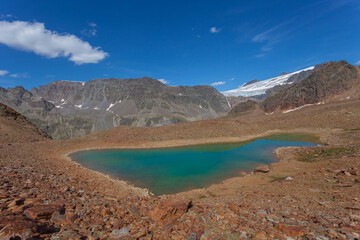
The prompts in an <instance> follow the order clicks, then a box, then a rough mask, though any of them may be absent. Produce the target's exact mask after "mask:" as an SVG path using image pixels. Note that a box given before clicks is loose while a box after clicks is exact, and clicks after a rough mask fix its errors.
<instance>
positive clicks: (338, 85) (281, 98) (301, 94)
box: [260, 61, 357, 112]
mask: <svg viewBox="0 0 360 240" xmlns="http://www.w3.org/2000/svg"><path fill="white" fill-rule="evenodd" d="M356 79H357V70H356V67H354V66H352V65H350V64H349V63H347V62H345V61H340V62H328V63H324V64H323V65H321V66H320V67H319V68H318V69H317V70H316V71H314V72H313V73H312V74H311V75H310V76H308V77H307V78H305V79H304V80H302V81H301V82H299V83H297V84H295V85H293V86H291V87H290V88H287V89H283V90H281V91H279V92H277V93H275V94H273V95H271V96H269V97H268V98H267V99H266V100H264V101H263V102H261V103H260V107H261V108H262V109H264V111H265V112H273V111H275V110H276V109H277V108H280V109H281V110H284V109H291V108H296V107H300V106H303V105H305V104H314V103H318V102H321V101H322V100H324V99H327V98H329V97H332V96H334V95H337V94H341V93H343V92H345V91H347V90H350V89H351V88H352V87H354V86H355V84H356V81H355V80H356Z"/></svg>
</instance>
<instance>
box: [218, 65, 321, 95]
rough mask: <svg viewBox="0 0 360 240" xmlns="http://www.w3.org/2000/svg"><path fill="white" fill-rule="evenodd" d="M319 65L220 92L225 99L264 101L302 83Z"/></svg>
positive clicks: (253, 81)
mask: <svg viewBox="0 0 360 240" xmlns="http://www.w3.org/2000/svg"><path fill="white" fill-rule="evenodd" d="M319 67H320V65H317V66H315V67H308V68H306V69H302V70H299V71H296V72H292V73H282V74H281V75H280V76H278V77H274V78H270V79H267V80H263V81H259V80H252V81H250V82H247V83H245V84H243V85H242V86H240V87H239V88H237V89H233V90H229V91H225V92H222V93H223V94H224V95H225V96H227V97H238V96H242V97H246V98H252V99H257V100H264V99H265V98H266V97H267V96H269V95H270V94H271V93H273V92H277V91H279V90H281V89H284V88H288V87H290V86H291V85H293V84H295V83H297V82H300V81H302V80H303V79H305V78H307V77H308V76H310V75H311V73H312V72H314V71H315V70H316V69H317V68H319Z"/></svg>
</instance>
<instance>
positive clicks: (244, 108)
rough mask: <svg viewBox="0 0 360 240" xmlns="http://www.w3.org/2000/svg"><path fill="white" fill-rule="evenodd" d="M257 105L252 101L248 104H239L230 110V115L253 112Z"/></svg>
mask: <svg viewBox="0 0 360 240" xmlns="http://www.w3.org/2000/svg"><path fill="white" fill-rule="evenodd" d="M256 105H257V102H255V101H252V100H247V101H246V102H243V103H239V104H237V105H236V106H235V107H233V108H232V109H231V110H230V112H229V115H232V114H241V113H245V112H249V111H253V110H255V108H256Z"/></svg>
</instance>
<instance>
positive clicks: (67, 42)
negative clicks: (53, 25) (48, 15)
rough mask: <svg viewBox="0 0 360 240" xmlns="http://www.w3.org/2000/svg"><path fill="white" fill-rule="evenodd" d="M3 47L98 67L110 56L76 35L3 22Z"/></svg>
mask: <svg viewBox="0 0 360 240" xmlns="http://www.w3.org/2000/svg"><path fill="white" fill-rule="evenodd" d="M0 43H3V44H5V45H7V46H8V47H12V48H15V49H19V50H23V51H28V52H34V53H35V54H38V55H41V56H45V57H48V58H56V57H67V58H68V59H69V60H70V61H73V62H75V63H76V64H84V63H98V62H99V61H101V60H103V59H104V58H106V57H107V56H108V55H109V54H108V53H106V52H104V51H103V50H101V49H100V48H99V47H92V46H91V45H90V44H89V43H88V42H85V41H83V40H81V39H80V38H78V37H76V36H75V35H72V34H59V33H57V32H55V31H50V30H47V29H45V25H44V24H43V23H39V22H24V21H14V22H9V21H0Z"/></svg>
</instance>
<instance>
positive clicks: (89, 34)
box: [81, 22, 97, 37]
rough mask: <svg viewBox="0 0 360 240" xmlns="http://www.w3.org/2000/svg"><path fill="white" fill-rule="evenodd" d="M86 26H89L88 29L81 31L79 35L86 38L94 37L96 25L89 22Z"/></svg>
mask: <svg viewBox="0 0 360 240" xmlns="http://www.w3.org/2000/svg"><path fill="white" fill-rule="evenodd" d="M88 24H89V26H90V28H88V29H84V30H82V31H81V34H82V35H84V36H87V37H93V36H96V34H97V29H96V27H97V25H96V23H94V22H90V23H88Z"/></svg>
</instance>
